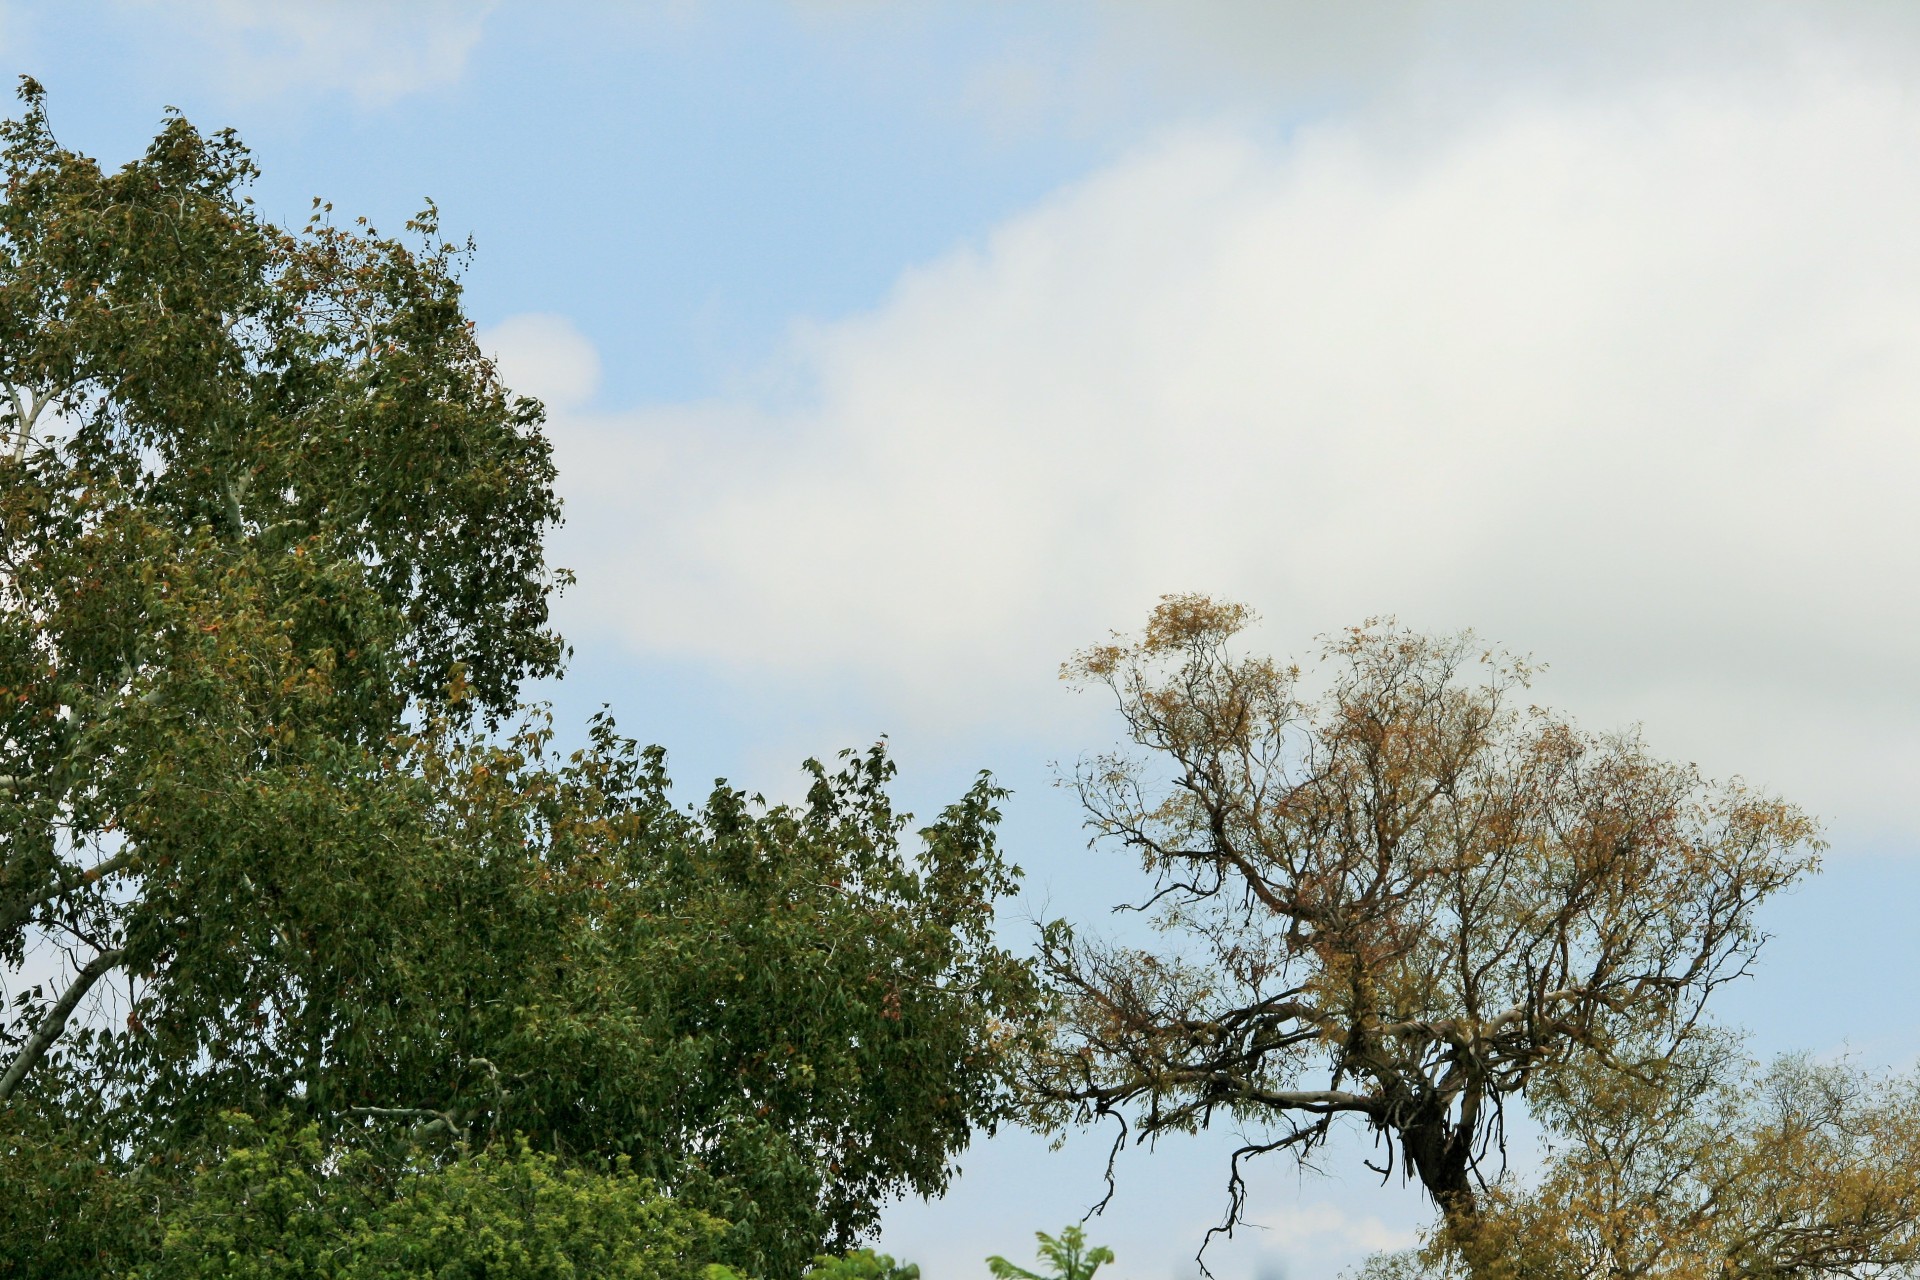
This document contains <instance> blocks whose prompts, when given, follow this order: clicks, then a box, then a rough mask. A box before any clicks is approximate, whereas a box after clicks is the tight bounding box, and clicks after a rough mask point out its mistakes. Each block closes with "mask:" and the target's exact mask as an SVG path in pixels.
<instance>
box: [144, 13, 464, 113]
mask: <svg viewBox="0 0 1920 1280" xmlns="http://www.w3.org/2000/svg"><path fill="white" fill-rule="evenodd" d="M123 3H124V4H125V5H126V7H127V8H129V9H131V10H132V11H133V12H135V13H138V12H139V11H141V10H152V9H154V8H155V7H156V6H155V4H154V0H123ZM494 7H495V3H494V0H406V3H391V2H389V0H298V2H297V3H294V2H291V0H190V2H189V3H186V4H176V5H170V6H168V7H167V11H166V13H165V14H164V15H163V16H162V17H161V19H160V21H161V22H162V24H163V26H164V28H165V32H166V37H167V38H168V39H175V38H180V36H181V33H183V32H191V33H192V35H191V41H190V42H191V43H192V44H193V45H194V46H196V47H197V49H198V51H199V52H200V53H201V55H202V56H205V57H208V58H209V60H210V61H211V62H213V63H214V64H215V65H216V66H217V68H218V74H219V75H220V77H221V79H222V80H223V81H224V83H225V86H226V88H227V89H228V91H229V92H231V93H234V94H235V95H237V96H239V97H243V98H251V99H258V98H272V97H278V96H282V95H284V94H287V93H289V92H314V91H318V92H321V93H344V94H345V95H347V96H348V97H349V98H351V99H352V100H353V101H354V102H356V103H357V104H359V105H360V106H362V107H379V106H385V105H387V104H388V103H391V102H393V101H395V100H397V99H399V98H403V97H406V96H408V95H410V94H413V93H419V92H424V91H427V90H431V89H437V88H441V87H443V86H446V85H450V84H453V83H455V82H457V81H458V80H459V79H460V76H461V75H462V73H463V72H464V71H465V70H466V65H467V59H468V57H469V55H470V54H471V53H472V52H473V49H474V47H475V46H476V45H477V44H478V43H479V41H480V36H481V32H482V28H483V27H484V25H485V23H486V19H487V15H488V13H489V11H491V10H492V9H493V8H494Z"/></svg>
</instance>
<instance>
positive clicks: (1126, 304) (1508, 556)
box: [556, 54, 1920, 831]
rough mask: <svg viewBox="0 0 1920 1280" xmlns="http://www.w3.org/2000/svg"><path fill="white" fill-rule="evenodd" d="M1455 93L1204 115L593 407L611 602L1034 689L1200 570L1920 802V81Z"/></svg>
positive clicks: (1553, 688) (1690, 748) (1748, 760)
mask: <svg viewBox="0 0 1920 1280" xmlns="http://www.w3.org/2000/svg"><path fill="white" fill-rule="evenodd" d="M1414 136H1415V135H1413V134H1410V133H1409V123H1408V115H1407V113H1406V110H1405V109H1404V102H1403V103H1402V104H1401V105H1399V106H1391V105H1389V106H1383V107H1381V108H1379V109H1377V110H1374V111H1371V112H1368V113H1364V114H1357V115H1352V116H1348V117H1344V118H1336V119H1330V120H1327V121H1324V122H1322V123H1321V124H1318V125H1315V126H1313V127H1309V128H1304V129H1302V130H1300V131H1298V132H1297V133H1296V134H1295V135H1294V136H1293V137H1292V138H1291V139H1290V140H1289V141H1287V142H1286V143H1285V144H1284V145H1279V144H1274V143H1271V142H1268V141H1261V140H1257V139H1256V137H1255V135H1253V134H1250V133H1243V132H1240V131H1236V130H1234V129H1230V128H1226V127H1218V128H1206V129H1194V130H1188V131H1185V132H1180V133H1177V134H1174V135H1170V136H1166V137H1163V138H1161V139H1160V140H1159V141H1158V142H1156V143H1154V144H1152V145H1150V146H1145V147H1142V148H1140V149H1137V150H1136V151H1134V152H1133V153H1132V154H1130V155H1128V156H1126V157H1125V158H1123V159H1121V160H1120V161H1118V162H1117V163H1115V164H1113V165H1112V166H1111V167H1109V168H1108V169H1106V170H1105V171H1104V172H1100V173H1098V174H1096V175H1094V176H1093V177H1091V178H1089V179H1088V180H1086V181H1084V182H1081V183H1079V184H1078V185H1076V186H1074V187H1072V188H1070V189H1068V190H1065V191H1062V192H1060V193H1058V194H1057V195H1056V196H1055V197H1054V198H1052V199H1051V200H1049V201H1048V202H1046V203H1045V204H1044V205H1043V206H1042V207H1039V208H1037V209H1034V210H1032V211H1030V212H1028V213H1026V214H1024V215H1022V216H1020V217H1017V218H1015V219H1012V220H1011V221H1009V222H1008V223H1006V224H1005V225H1003V226H1002V227H1000V228H999V229H997V230H996V231H995V232H994V233H993V234H992V236H991V237H989V238H988V239H987V240H986V242H985V243H984V244H982V245H980V246H978V247H977V248H969V249H964V250H960V251H956V252H954V253H952V254H950V255H948V256H947V257H945V258H943V259H941V260H939V261H936V262H933V263H931V264H928V265H926V266H924V267H922V268H920V269H916V270H914V271H911V272H908V273H907V274H906V275H905V276H903V278H902V279H901V280H900V282H899V285H898V287H897V288H896V290H895V291H894V293H893V295H892V297H891V298H890V299H889V300H888V301H887V302H886V303H885V305H884V306H882V307H880V308H878V309H877V310H875V311H874V312H872V313H871V314H868V315H863V316H857V317H854V318H851V319H847V320H844V321H840V322H836V323H831V324H825V325H820V326H816V327H812V328H809V329H806V330H804V331H802V332H800V333H799V334H797V336H796V337H795V339H794V341H793V344H792V350H791V351H790V352H789V354H788V361H789V365H788V366H787V367H786V368H785V370H784V371H785V372H786V373H788V374H790V375H793V376H794V377H795V378H796V379H797V381H798V382H799V383H801V384H802V385H805V386H806V387H808V388H809V390H808V393H807V394H806V395H805V396H803V397H787V398H784V399H783V398H779V397H775V398H774V399H773V400H772V402H771V403H764V402H758V401H756V400H755V399H754V398H752V397H746V396H743V397H740V398H738V399H736V400H731V401H723V402H715V403H710V404H702V405H686V406H668V407H659V408H654V409H650V410H646V411H643V412H638V413H631V414H625V415H617V416H607V415H602V416H592V415H585V414H579V413H575V414H572V415H563V417H562V420H561V421H560V422H559V423H558V424H557V427H556V430H557V435H558V438H559V440H560V443H561V448H562V454H561V456H562V464H563V467H564V468H565V479H564V483H565V485H566V486H567V487H568V490H569V492H570V494H571V500H572V507H571V511H570V519H571V522H572V526H573V528H572V532H571V534H570V536H569V541H568V542H567V543H566V545H565V547H564V549H563V552H562V559H563V560H565V561H566V562H568V563H571V564H574V565H575V566H576V567H578V568H580V569H581V570H582V585H581V587H580V589H579V590H578V591H577V592H576V593H575V595H574V598H573V600H572V602H571V604H570V605H569V606H568V607H569V609H570V610H571V611H572V613H573V626H574V628H575V630H576V631H578V630H579V629H580V628H581V627H582V626H587V627H595V626H599V627H605V628H609V629H611V630H613V631H616V632H618V633H619V634H620V635H621V636H623V637H624V638H625V640H626V641H627V642H628V643H629V644H631V645H632V646H633V647H634V648H636V649H637V650H639V651H641V652H643V653H647V654H653V655H666V656H672V657H675V658H682V659H696V660H704V661H708V662H712V663H716V664H720V665H722V666H728V667H731V668H734V669H737V670H745V671H754V672H757V673H760V674H762V675H765V674H766V673H775V674H778V675H782V676H784V677H785V678H788V679H791V680H792V681H795V682H801V683H804V682H807V681H811V680H816V679H818V678H820V677H821V676H822V675H823V674H825V673H834V674H839V675H848V674H851V675H853V676H855V677H856V678H858V679H859V680H860V681H862V682H863V683H864V684H865V685H866V686H867V687H868V688H870V689H872V690H874V691H876V692H877V694H878V695H879V696H881V697H882V698H883V699H885V700H887V702H888V705H890V706H891V707H893V708H894V709H895V712H896V714H897V715H898V716H899V717H900V724H901V726H902V727H903V728H904V727H906V726H907V725H909V724H911V725H915V726H921V727H927V728H932V729H953V728H958V727H978V726H980V725H982V724H996V725H1002V726H1006V727H1009V728H1016V729H1033V728H1037V727H1040V726H1042V725H1045V724H1048V723H1050V722H1057V718H1058V717H1059V716H1060V715H1062V714H1065V712H1064V711H1063V710H1062V708H1063V707H1064V706H1066V704H1065V703H1064V702H1063V700H1062V699H1061V698H1060V697H1059V696H1058V695H1057V694H1054V693H1052V692H1051V681H1050V677H1051V673H1052V671H1053V669H1054V666H1055V664H1056V663H1057V662H1058V661H1059V660H1060V659H1061V658H1062V657H1063V656H1065V654H1066V653H1067V652H1068V651H1069V650H1070V649H1072V648H1073V647H1075V646H1077V645H1080V644H1083V643H1086V642H1088V641H1090V640H1094V639H1097V638H1099V637H1100V636H1101V635H1102V634H1103V633H1104V632H1105V631H1106V630H1107V629H1108V628H1111V627H1124V626H1130V625H1134V624H1136V623H1137V622H1138V621H1139V620H1140V619H1141V617H1142V616H1143V615H1144V611H1145V609H1146V607H1147V606H1148V605H1149V604H1150V603H1151V602H1152V600H1153V598H1154V596H1155V595H1156V594H1157V593H1159V592H1162V591H1174V590H1186V589H1207V590H1215V591H1220V592H1224V593H1229V594H1233V595H1236V596H1238V597H1241V598H1243V599H1246V600H1249V601H1251V602H1252V603H1254V604H1255V605H1257V606H1258V607H1260V608H1262V609H1263V610H1264V611H1265V612H1266V613H1267V614H1268V615H1269V617H1270V619H1271V620H1272V621H1273V623H1274V628H1273V630H1274V632H1275V634H1276V635H1277V636H1278V637H1279V639H1278V643H1279V644H1281V645H1282V646H1285V647H1297V646H1299V645H1300V644H1301V643H1302V642H1303V641H1304V640H1305V638H1306V637H1307V636H1308V635H1309V634H1310V633H1312V632H1315V631H1319V630H1324V629H1329V628H1333V627H1337V626H1339V625H1342V624H1345V623H1347V622H1350V621H1354V620H1357V619H1358V618H1360V617H1361V616H1364V615H1367V614H1370V613H1376V612H1396V613H1398V614H1400V615H1402V616H1403V617H1404V618H1406V619H1407V620H1409V621H1411V622H1414V623H1416V624H1420V625H1428V626H1437V627H1439V626H1447V627H1450V626H1457V625H1469V624H1470V625H1474V626H1476V627H1478V628H1479V629H1481V630H1482V631H1483V633H1488V634H1491V635H1492V636H1494V637H1497V638H1499V639H1502V640H1504V641H1507V642H1509V643H1511V644H1513V645H1515V646H1517V647H1521V648H1525V649H1530V650H1532V651H1534V652H1535V653H1536V654H1537V655H1538V656H1540V657H1543V658H1545V659H1548V660H1549V661H1551V662H1553V663H1554V664H1555V667H1556V668H1557V670H1556V671H1555V672H1554V673H1553V674H1552V675H1551V676H1550V678H1549V683H1548V686H1547V688H1546V691H1545V693H1546V696H1547V697H1548V698H1549V699H1550V700H1553V701H1556V702H1559V703H1563V704H1571V705H1572V706H1573V707H1574V708H1575V709H1576V710H1579V711H1582V712H1584V713H1585V714H1586V715H1587V718H1588V719H1589V720H1590V721H1595V722H1598V723H1601V724H1617V723H1620V722H1621V721H1624V720H1628V719H1634V718H1639V719H1643V720H1645V721H1646V723H1647V725H1648V728H1649V731H1650V735H1651V736H1652V738H1653V740H1654V742H1655V745H1656V747H1661V748H1664V749H1666V750H1668V751H1670V752H1673V753H1676V754H1685V755H1689V756H1691V757H1693V758H1697V759H1699V760H1701V762H1702V763H1703V764H1704V765H1706V766H1708V767H1709V768H1711V769H1713V770H1716V771H1720V772H1726V771H1731V770H1734V769H1740V770H1744V771H1746V772H1747V773H1748V774H1749V776H1752V777H1755V778H1756V779H1758V780H1761V781H1764V782H1768V783H1772V784H1775V785H1778V786H1780V787H1782V788H1785V789H1787V790H1788V791H1789V793H1790V794H1792V795H1794V796H1795V797H1796V798H1799V799H1802V800H1803V801H1805V802H1807V803H1810V804H1813V805H1815V806H1817V807H1818V808H1820V809H1821V810H1823V811H1824V812H1825V813H1827V814H1829V815H1831V816H1834V817H1836V818H1838V819H1839V820H1840V821H1841V823H1842V825H1843V827H1848V828H1851V829H1855V830H1860V829H1864V828H1865V827H1866V826H1871V825H1875V824H1878V825H1884V826H1890V827H1892V828H1895V829H1899V830H1904V831H1916V830H1920V812H1916V811H1915V809H1914V807H1913V806H1912V805H1911V803H1910V802H1909V800H1908V799H1907V793H1908V790H1909V779H1910V778H1911V777H1912V776H1914V774H1915V772H1916V771H1920V678H1917V677H1916V676H1915V674H1914V672H1915V666H1914V663H1913V662H1912V659H1911V656H1910V653H1909V650H1910V648H1911V639H1910V637H1911V636H1912V635H1913V634H1914V633H1915V631H1916V628H1917V627H1920V504H1917V503H1916V502H1915V501H1914V498H1913V494H1914V490H1915V484H1916V480H1920V436H1917V435H1916V429H1915V426H1916V420H1917V419H1920V241H1916V240H1915V239H1914V238H1913V236H1912V234H1911V227H1912V226H1914V225H1916V223H1917V222H1920V148H1916V143H1920V102H1916V100H1915V99H1913V97H1912V96H1911V95H1910V94H1909V92H1908V91H1907V89H1906V87H1905V85H1904V84H1903V83H1902V82H1901V81H1900V79H1899V78H1897V77H1893V76H1891V75H1877V74H1869V73H1867V72H1865V71H1863V70H1862V69H1861V68H1860V67H1859V66H1858V65H1857V64H1856V63H1853V62H1849V61H1846V60H1845V59H1836V58H1831V57H1825V56H1815V55H1814V54H1809V56H1808V57H1806V58H1805V59H1803V60H1802V61H1801V62H1800V63H1799V64H1797V65H1796V67H1795V68H1794V69H1793V72H1792V74H1790V75H1782V74H1779V73H1778V71H1777V69H1776V68H1768V69H1767V70H1766V71H1765V73H1764V74H1762V73H1755V74H1740V73H1734V72H1727V71H1715V72H1713V73H1712V74H1704V73H1703V74H1699V75H1690V76H1679V75H1676V76H1665V77H1659V78H1656V79H1652V80H1646V81H1642V82H1637V83H1636V84H1635V85H1634V86H1633V87H1632V88H1631V90H1630V91H1622V92H1617V93H1607V94H1571V93H1559V94H1539V95H1534V96H1531V97H1527V98H1524V99H1515V100H1511V101H1509V102H1508V103H1506V104H1505V105H1503V106H1500V107H1498V108H1493V107H1489V108H1487V109H1484V110H1480V111H1478V112H1475V113H1469V114H1467V115H1463V116H1461V117H1460V118H1458V119H1457V120H1455V121H1454V122H1452V123H1450V124H1448V125H1447V127H1446V128H1444V129H1441V130H1438V131H1428V132H1425V133H1418V134H1417V141H1415V142H1410V141H1409V139H1410V137H1414Z"/></svg>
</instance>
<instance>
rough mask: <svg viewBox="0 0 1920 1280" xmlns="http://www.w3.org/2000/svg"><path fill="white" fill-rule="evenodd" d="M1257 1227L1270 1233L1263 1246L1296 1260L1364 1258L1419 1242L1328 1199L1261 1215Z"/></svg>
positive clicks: (1402, 1230) (1413, 1235) (1412, 1235)
mask: <svg viewBox="0 0 1920 1280" xmlns="http://www.w3.org/2000/svg"><path fill="white" fill-rule="evenodd" d="M1256 1225H1257V1226H1258V1227H1260V1228H1262V1229H1263V1230H1265V1231H1266V1232H1268V1233H1269V1234H1268V1235H1267V1237H1266V1238H1265V1240H1264V1241H1263V1243H1265V1244H1266V1245H1267V1246H1268V1247H1269V1248H1271V1249H1273V1250H1275V1251H1276V1252H1278V1253H1280V1254H1281V1255H1282V1256H1285V1257H1288V1258H1293V1259H1300V1258H1306V1259H1319V1258H1323V1257H1326V1256H1330V1255H1331V1256H1337V1257H1342V1258H1345V1257H1348V1256H1355V1255H1357V1256H1365V1255H1366V1254H1370V1253H1384V1252H1388V1251H1391V1250H1396V1249H1408V1248H1411V1247H1413V1245H1415V1244H1417V1243H1418V1242H1419V1237H1418V1235H1417V1234H1416V1233H1414V1232H1412V1231H1408V1230H1406V1229H1405V1228H1403V1227H1393V1226H1389V1225H1387V1224H1386V1223H1385V1222H1382V1221H1381V1220H1380V1219H1379V1218H1377V1217H1375V1216H1373V1215H1371V1214H1365V1213H1349V1212H1348V1211H1347V1210H1345V1209H1343V1208H1341V1207H1340V1206H1339V1205H1337V1204H1334V1203H1332V1202H1331V1201H1327V1200H1312V1201H1305V1202H1302V1203H1295V1204H1286V1205H1282V1206H1281V1207H1280V1208H1279V1209H1278V1210H1276V1211H1274V1212H1271V1213H1267V1214H1263V1215H1260V1218H1259V1221H1258V1222H1257V1223H1256Z"/></svg>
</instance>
